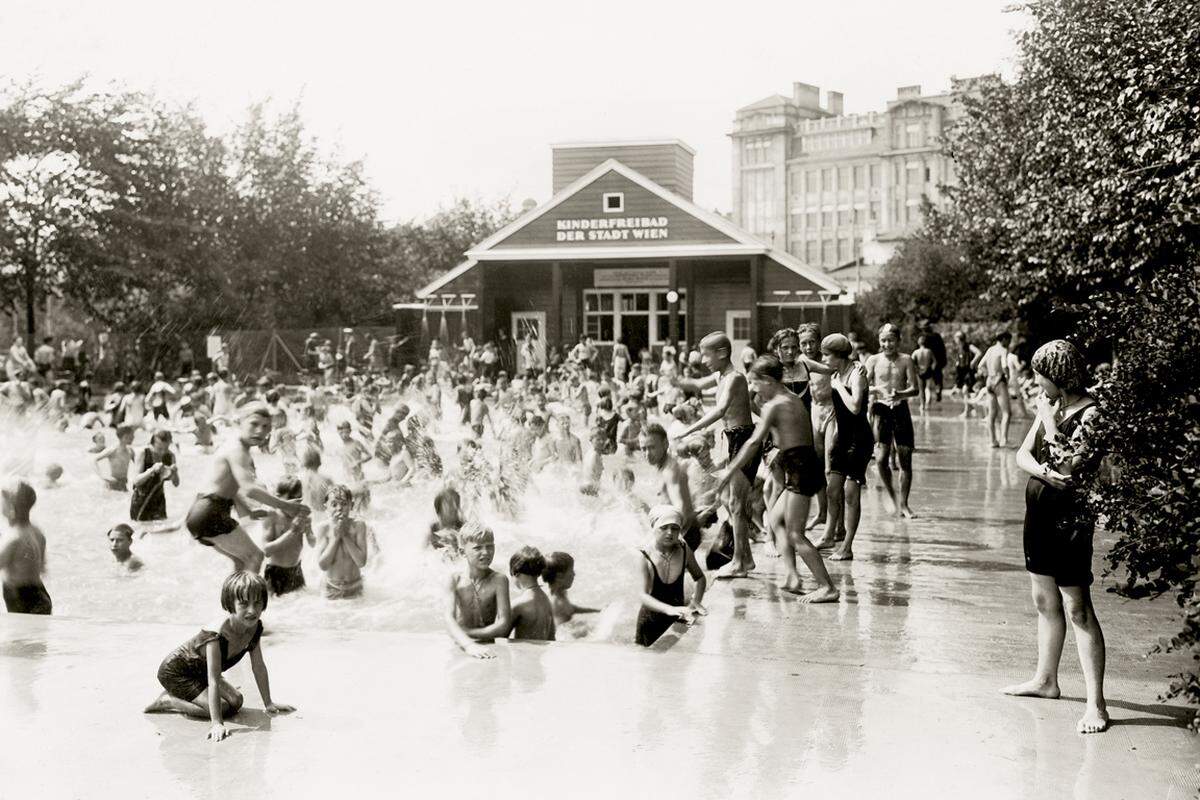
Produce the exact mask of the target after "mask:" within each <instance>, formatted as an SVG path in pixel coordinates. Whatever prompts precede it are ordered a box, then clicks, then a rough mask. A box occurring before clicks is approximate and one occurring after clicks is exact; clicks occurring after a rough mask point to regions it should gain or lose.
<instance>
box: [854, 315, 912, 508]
mask: <svg viewBox="0 0 1200 800" xmlns="http://www.w3.org/2000/svg"><path fill="white" fill-rule="evenodd" d="M899 346H900V329H899V328H897V327H896V326H895V325H893V324H892V323H890V322H887V323H884V324H883V325H882V326H881V327H880V328H879V352H878V353H876V354H875V355H873V356H871V357H870V358H868V359H867V363H866V364H865V365H864V366H865V368H866V370H867V381H868V383H869V384H870V387H871V388H870V393H871V416H872V417H873V418H874V421H875V425H874V428H875V429H874V433H875V463H876V465H877V466H878V468H879V479H880V480H881V481H882V482H883V488H884V489H886V490H887V495H888V499H889V500H890V501H891V505H892V512H893V513H897V512H898V513H899V514H900V515H901V516H903V517H907V518H909V519H911V518H912V517H914V516H916V515H915V514H913V512H912V509H911V508H909V507H908V493H909V492H910V491H911V490H912V454H913V447H914V445H915V444H916V436H915V434H914V433H913V423H912V414H911V413H910V412H909V410H908V400H907V398H909V397H916V395H917V391H918V389H917V368H916V366H915V365H914V364H913V360H912V358H910V357H909V356H906V355H905V354H904V353H901V352H900V350H899ZM893 446H894V447H895V448H896V453H897V455H898V456H899V457H900V499H899V501H898V502H897V499H896V488H895V486H893V483H892V448H893Z"/></svg>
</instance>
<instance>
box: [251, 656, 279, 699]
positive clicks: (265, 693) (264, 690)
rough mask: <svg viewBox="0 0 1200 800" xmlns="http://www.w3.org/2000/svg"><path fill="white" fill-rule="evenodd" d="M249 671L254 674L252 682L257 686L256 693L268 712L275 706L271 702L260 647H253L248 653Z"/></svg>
mask: <svg viewBox="0 0 1200 800" xmlns="http://www.w3.org/2000/svg"><path fill="white" fill-rule="evenodd" d="M250 670H251V671H252V672H253V673H254V682H255V683H256V684H257V685H258V693H259V694H260V695H261V696H262V701H263V705H264V706H266V708H267V710H270V709H271V707H272V706H274V705H275V704H274V703H273V702H271V680H270V677H269V676H268V675H267V665H266V663H265V662H264V661H263V656H262V647H261V646H255V648H254V649H253V650H251V651H250Z"/></svg>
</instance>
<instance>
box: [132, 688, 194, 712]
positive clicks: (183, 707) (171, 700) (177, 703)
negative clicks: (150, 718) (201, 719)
mask: <svg viewBox="0 0 1200 800" xmlns="http://www.w3.org/2000/svg"><path fill="white" fill-rule="evenodd" d="M193 710H195V709H194V707H193V705H192V703H189V702H187V701H185V700H180V699H179V698H177V697H172V696H171V695H169V694H167V693H166V692H163V693H162V694H160V695H159V696H158V697H157V698H155V700H154V702H153V703H151V704H150V705H148V706H146V709H145V710H144V711H143V712H142V713H143V714H187V713H188V712H189V711H193Z"/></svg>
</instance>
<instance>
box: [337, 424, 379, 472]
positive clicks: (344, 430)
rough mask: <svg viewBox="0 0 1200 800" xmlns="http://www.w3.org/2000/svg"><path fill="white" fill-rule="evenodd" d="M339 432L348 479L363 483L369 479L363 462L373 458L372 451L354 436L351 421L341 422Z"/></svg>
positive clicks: (343, 463) (344, 470)
mask: <svg viewBox="0 0 1200 800" xmlns="http://www.w3.org/2000/svg"><path fill="white" fill-rule="evenodd" d="M337 432H338V437H340V438H341V440H342V471H343V472H345V473H346V480H349V481H353V482H355V483H362V482H363V481H365V480H366V479H367V476H366V475H365V474H363V464H366V463H367V462H368V461H370V460H371V459H372V457H373V456H372V455H371V451H370V449H368V448H367V447H366V446H365V445H364V444H363V443H362V442H360V441H359V440H358V439H355V438H354V435H353V434H352V433H351V429H350V423H349V422H339V423H338V426H337Z"/></svg>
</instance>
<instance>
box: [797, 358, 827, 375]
mask: <svg viewBox="0 0 1200 800" xmlns="http://www.w3.org/2000/svg"><path fill="white" fill-rule="evenodd" d="M800 362H801V363H802V364H804V366H805V367H807V368H808V371H809V372H819V373H821V374H822V375H832V374H833V367H831V366H829V365H828V364H826V363H825V362H824V361H817V360H815V359H811V358H809V357H808V356H806V355H804V354H803V353H801V355H800Z"/></svg>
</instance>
